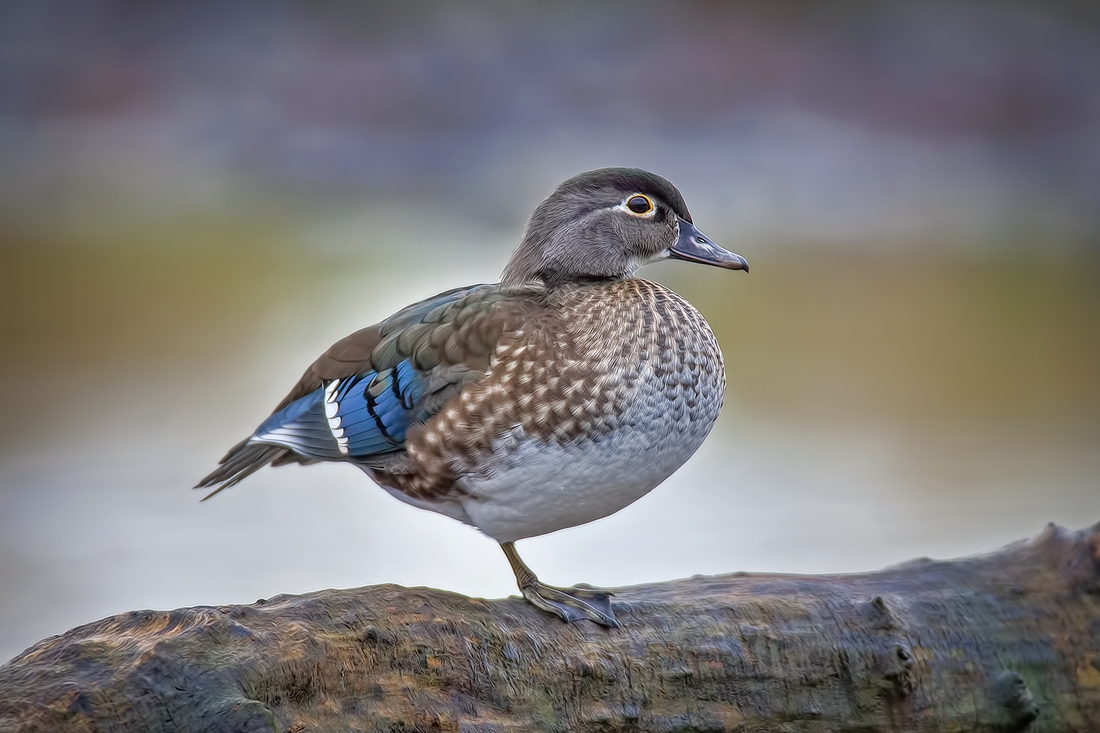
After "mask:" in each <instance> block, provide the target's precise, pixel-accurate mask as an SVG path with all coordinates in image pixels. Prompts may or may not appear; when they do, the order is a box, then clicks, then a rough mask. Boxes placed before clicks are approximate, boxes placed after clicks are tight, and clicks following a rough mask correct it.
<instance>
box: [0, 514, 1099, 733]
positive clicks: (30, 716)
mask: <svg viewBox="0 0 1100 733" xmlns="http://www.w3.org/2000/svg"><path fill="white" fill-rule="evenodd" d="M616 593H617V595H616V599H615V600H616V602H615V611H616V613H617V614H618V616H619V619H620V621H621V622H622V628H620V629H605V628H602V627H598V626H596V625H594V624H591V623H587V622H584V623H577V624H564V623H562V622H560V621H559V620H557V619H556V618H552V617H549V616H547V615H546V614H543V613H541V612H540V611H537V610H536V609H534V608H532V607H531V606H529V605H528V604H527V603H526V602H524V601H522V600H520V599H518V598H510V599H505V600H498V601H486V600H481V599H475V598H466V597H464V596H460V595H456V594H454V593H446V592H442V591H438V590H432V589H425V588H401V587H397V586H391V585H385V586H374V587H369V588H359V589H353V590H326V591H321V592H317V593H310V594H307V595H302V596H279V597H277V598H272V599H270V600H267V601H257V602H256V603H255V604H252V605H248V606H224V607H196V608H188V609H180V610H176V611H169V612H159V611H134V612H132V613H128V614H123V615H120V616H115V617H112V618H107V619H104V620H102V621H98V622H96V623H93V624H88V625H86V626H81V627H79V628H76V629H73V630H71V631H69V632H67V633H65V634H62V635H61V636H56V637H52V638H49V639H46V640H44V641H42V642H39V643H38V644H36V645H35V646H33V647H31V648H30V649H28V650H27V651H26V652H24V653H23V654H22V655H20V656H19V657H17V658H15V659H14V660H12V661H11V662H9V663H8V664H6V665H4V666H3V667H0V730H3V731H9V730H14V731H82V732H83V731H227V732H228V731H293V732H296V733H304V732H305V731H318V732H320V731H363V732H366V731H468V732H471V733H472V732H473V731H532V730H539V731H542V730H545V731H601V732H608V731H725V730H736V731H790V732H794V731H813V732H817V731H863V732H864V733H872V732H875V731H990V732H993V731H997V732H1000V733H1007V732H1010V731H1052V732H1053V731H1058V732H1062V731H1066V732H1068V731H1100V524H1098V525H1096V526H1094V527H1092V528H1090V529H1085V530H1079V531H1067V530H1065V529H1061V528H1059V527H1055V526H1053V525H1051V526H1049V527H1048V528H1047V529H1046V530H1045V531H1044V532H1043V533H1042V534H1041V535H1040V536H1039V537H1037V538H1035V539H1033V540H1030V541H1025V542H1020V543H1017V544H1014V545H1010V546H1009V547H1006V548H1004V549H1002V550H1000V551H998V552H995V553H992V554H988V555H983V556H978V557H973V558H967V559H962V560H955V561H949V562H932V561H929V560H917V561H913V562H910V563H907V564H905V565H901V566H898V567H894V568H890V569H887V570H884V571H881V572H877V573H868V574H860V575H833V576H797V575H752V574H745V573H735V574H733V575H724V576H715V577H694V578H690V579H685V580H678V581H673V582H669V583H661V584H657V585H650V586H644V587H632V588H624V589H620V590H618V591H617V592H616Z"/></svg>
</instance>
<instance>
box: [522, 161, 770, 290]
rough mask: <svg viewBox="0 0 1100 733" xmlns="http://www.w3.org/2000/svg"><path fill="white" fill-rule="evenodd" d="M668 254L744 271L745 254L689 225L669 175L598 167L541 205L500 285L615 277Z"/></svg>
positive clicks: (630, 273)
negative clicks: (721, 245)
mask: <svg viewBox="0 0 1100 733" xmlns="http://www.w3.org/2000/svg"><path fill="white" fill-rule="evenodd" d="M668 257H678V258H680V259H688V260H691V261H695V262H701V263H704V264H714V265H719V266H722V267H728V268H730V269H748V266H747V264H746V263H745V261H744V258H742V257H740V256H739V255H734V254H732V253H730V252H726V251H725V250H722V249H721V248H718V247H716V246H714V245H713V244H711V243H710V242H709V240H707V239H706V237H704V236H703V235H702V234H701V233H700V232H699V231H698V230H697V229H695V227H694V226H693V225H692V221H691V214H689V213H688V210H687V204H686V203H685V202H684V197H683V196H681V195H680V192H679V191H678V190H677V189H676V187H675V186H673V185H672V184H671V183H670V182H669V181H668V180H666V179H664V178H662V177H661V176H658V175H656V174H654V173H650V172H648V171H644V170H641V169H638V168H601V169H599V170H593V171H588V172H586V173H581V174H580V175H577V176H574V177H573V178H570V179H569V180H567V181H565V182H564V183H562V184H561V185H559V186H558V187H557V188H556V189H554V192H553V193H551V194H550V196H549V197H548V198H547V199H546V200H545V201H543V202H542V203H541V204H539V206H538V207H537V208H536V209H535V211H534V213H533V214H531V218H530V220H529V221H528V222H527V229H526V231H525V232H524V236H523V240H522V241H521V242H520V245H519V247H518V248H516V251H515V252H514V253H513V254H512V257H511V259H510V260H509V261H508V265H507V267H505V269H504V274H503V276H502V278H501V283H502V284H503V285H504V287H506V288H522V287H525V286H528V285H531V284H535V283H541V284H543V285H545V286H546V287H555V286H558V285H562V284H565V283H570V282H582V281H585V280H594V279H595V280H621V279H625V278H629V277H633V275H634V273H635V272H636V271H637V270H638V268H639V267H641V266H643V265H646V264H649V263H650V262H655V261H657V260H662V259H666V258H668Z"/></svg>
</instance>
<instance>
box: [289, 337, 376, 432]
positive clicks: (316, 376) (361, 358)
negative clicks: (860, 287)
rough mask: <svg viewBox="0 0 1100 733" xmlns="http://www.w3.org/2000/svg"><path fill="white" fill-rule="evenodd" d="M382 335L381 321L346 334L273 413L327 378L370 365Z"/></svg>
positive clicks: (306, 374)
mask: <svg viewBox="0 0 1100 733" xmlns="http://www.w3.org/2000/svg"><path fill="white" fill-rule="evenodd" d="M381 338H382V329H381V324H376V325H374V326H367V327H366V328H361V329H359V330H358V331H356V332H355V333H353V334H351V335H350V336H345V337H344V338H342V339H340V340H339V341H337V342H336V343H334V344H333V345H332V346H330V347H329V349H328V351H326V352H325V353H323V354H321V356H319V357H318V358H317V361H315V362H313V364H311V365H310V367H309V368H308V369H306V372H305V374H303V375H302V378H301V379H299V380H298V383H297V384H296V385H294V389H292V390H290V394H288V395H287V396H286V397H284V398H283V401H282V402H280V403H279V405H278V407H276V408H275V409H274V410H272V412H278V411H279V410H281V409H283V408H284V407H286V406H287V405H289V404H290V403H291V402H293V401H294V400H298V399H301V398H302V397H305V396H306V395H307V394H309V393H310V392H312V391H313V390H315V389H317V388H319V387H322V386H324V382H325V381H331V380H333V379H341V378H343V377H350V376H351V375H353V374H359V373H360V372H365V371H367V370H369V369H370V368H371V360H370V357H371V352H372V351H374V347H375V346H377V345H378V342H379V340H380V339H381Z"/></svg>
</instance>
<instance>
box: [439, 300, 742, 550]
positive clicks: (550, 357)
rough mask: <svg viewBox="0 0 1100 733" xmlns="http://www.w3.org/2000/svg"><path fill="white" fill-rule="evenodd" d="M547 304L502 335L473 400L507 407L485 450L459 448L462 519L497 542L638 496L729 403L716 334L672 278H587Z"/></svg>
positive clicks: (694, 444)
mask: <svg viewBox="0 0 1100 733" xmlns="http://www.w3.org/2000/svg"><path fill="white" fill-rule="evenodd" d="M551 306H552V307H550V308H548V311H547V312H546V313H543V314H541V315H535V316H534V317H532V318H530V319H529V320H528V321H527V322H525V324H524V325H523V326H521V327H519V328H518V329H516V330H515V331H513V332H512V333H510V334H509V336H508V337H507V338H505V339H502V342H501V344H500V345H499V346H498V349H497V353H496V354H495V356H494V360H493V364H492V367H491V369H490V375H489V379H487V380H485V381H484V382H483V383H481V384H480V385H478V389H476V390H472V392H473V393H474V394H472V395H471V396H470V397H469V398H467V401H468V402H469V403H471V404H472V403H474V402H476V401H477V396H478V393H480V394H482V395H486V396H491V395H494V394H495V395H496V396H497V398H498V400H499V404H500V411H501V412H503V413H507V414H506V415H505V416H504V417H503V419H502V420H494V422H496V423H497V424H498V425H499V426H500V428H501V429H500V430H498V431H497V432H496V434H495V435H493V437H492V440H491V444H490V445H489V446H488V447H489V450H488V451H476V452H471V453H467V454H465V455H461V454H460V455H456V456H454V458H453V461H454V468H455V469H457V470H456V473H457V475H458V476H459V478H458V481H457V483H458V485H459V488H460V489H461V494H462V496H461V498H458V499H457V503H458V504H460V505H461V508H462V513H463V514H464V515H465V516H464V517H463V518H464V519H465V520H466V521H468V522H470V523H471V524H473V525H475V526H477V527H478V528H480V529H481V530H482V531H484V532H485V533H486V534H488V535H489V536H491V537H493V538H494V539H496V540H498V541H501V542H505V541H512V540H516V539H521V538H523V537H531V536H535V535H539V534H545V533H547V532H553V531H555V530H558V529H562V528H565V527H570V526H575V525H578V524H584V523H586V522H590V521H593V520H595V519H599V518H600V517H604V516H607V515H609V514H611V513H613V512H616V511H618V510H619V509H621V508H623V507H625V506H626V505H628V504H630V503H632V502H634V501H635V500H637V499H639V498H641V497H642V496H644V495H645V494H646V493H648V492H649V491H650V490H652V489H653V488H654V487H655V486H657V485H658V484H659V483H661V481H663V480H664V479H666V478H667V477H668V476H669V475H671V474H672V473H673V472H674V471H675V470H676V469H677V468H679V467H680V466H681V465H682V464H683V463H684V462H685V461H686V460H687V459H688V458H689V457H690V456H691V455H692V454H693V453H694V452H695V451H696V449H697V448H698V447H699V446H700V445H701V444H702V442H703V439H704V438H705V437H706V436H707V434H708V433H709V432H710V429H711V427H712V426H713V425H714V421H715V420H716V419H717V417H718V413H719V411H720V409H721V407H722V398H723V392H724V389H725V372H724V369H723V364H722V354H721V351H720V350H719V348H718V344H717V342H716V340H715V338H714V334H713V333H712V331H711V329H710V326H709V325H708V324H707V323H706V321H705V320H704V319H703V317H702V315H701V314H700V313H699V312H698V311H697V310H695V308H694V307H692V305H691V304H690V303H688V302H687V301H685V300H684V299H683V298H681V297H680V296H678V295H676V294H675V293H674V292H672V291H671V290H669V289H668V288H665V287H664V286H662V285H659V284H657V283H652V282H648V281H645V280H637V279H633V280H626V281H621V282H616V283H612V284H603V285H587V286H585V285H580V286H575V287H572V288H569V289H567V290H563V291H562V292H560V293H558V294H556V298H555V301H554V302H552V303H551ZM454 508H455V509H457V507H454ZM448 513H451V512H448ZM452 515H453V514H452Z"/></svg>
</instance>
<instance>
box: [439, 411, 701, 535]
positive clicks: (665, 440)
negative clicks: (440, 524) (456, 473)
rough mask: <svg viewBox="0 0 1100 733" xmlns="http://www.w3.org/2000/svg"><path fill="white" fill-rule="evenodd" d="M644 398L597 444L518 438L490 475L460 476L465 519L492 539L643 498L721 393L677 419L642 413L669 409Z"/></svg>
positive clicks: (585, 517)
mask: <svg viewBox="0 0 1100 733" xmlns="http://www.w3.org/2000/svg"><path fill="white" fill-rule="evenodd" d="M657 397H658V396H657V395H654V398H657ZM659 399H660V400H661V401H662V402H664V403H665V405H667V404H668V402H667V399H666V398H665V397H664V396H663V395H662V396H660V397H659ZM646 402H647V403H649V404H644V405H637V406H636V407H637V408H640V409H636V412H638V413H641V414H639V415H637V417H640V418H642V419H641V420H639V421H638V422H634V424H633V425H629V423H628V425H625V426H624V427H623V428H621V429H619V430H615V431H613V432H612V433H610V434H608V435H606V436H604V437H603V438H602V439H600V440H598V441H595V442H573V443H569V444H565V445H554V444H543V443H536V442H531V441H528V442H523V441H519V445H518V446H516V448H515V451H514V452H512V453H510V455H509V457H508V460H507V461H506V462H505V463H504V464H503V465H498V466H497V468H496V470H494V471H493V472H492V473H491V474H489V475H487V476H476V477H469V478H467V479H465V480H464V481H463V488H464V489H465V490H466V491H467V492H469V495H468V496H467V497H466V498H464V499H463V500H462V501H461V506H462V509H463V511H464V513H465V515H466V518H467V521H468V522H469V523H470V524H473V525H474V526H475V527H477V528H478V529H480V530H481V531H482V532H484V533H485V534H487V535H489V536H490V537H492V538H493V539H494V540H496V541H497V542H512V541H515V540H519V539H523V538H525V537H535V536H537V535H542V534H546V533H548V532H554V531H557V530H559V529H564V528H566V527H575V526H577V525H579V524H585V523H587V522H591V521H594V520H596V519H600V518H602V517H606V516H608V515H610V514H614V513H615V512H617V511H619V510H620V509H622V508H623V507H625V506H627V505H629V504H632V503H634V502H635V501H637V500H638V499H640V498H642V497H643V496H645V495H646V494H647V493H649V492H650V491H652V490H653V489H654V488H655V487H656V486H657V485H658V484H660V483H661V482H662V481H664V480H665V479H666V478H668V477H669V476H670V475H672V473H673V472H674V471H676V469H678V468H679V467H680V466H682V465H683V464H684V462H685V461H687V459H688V458H690V457H691V456H692V454H693V453H695V451H696V450H697V449H698V448H699V446H700V445H702V443H703V439H704V438H706V436H707V433H709V432H710V429H711V427H712V426H713V424H714V419H715V418H716V417H717V415H718V410H719V408H720V407H721V395H720V394H718V395H716V398H715V399H714V400H713V404H712V405H709V406H708V407H709V408H710V409H707V410H706V412H707V413H709V414H706V415H704V416H702V417H703V419H698V417H699V415H698V413H696V416H695V417H696V419H694V420H692V419H688V416H687V415H686V414H683V413H682V414H683V417H682V418H681V419H680V420H679V421H673V420H671V419H667V417H666V419H660V418H658V419H656V420H651V419H648V418H649V416H650V415H651V414H653V412H655V411H656V410H655V409H654V408H657V407H661V408H662V411H663V410H664V409H667V408H666V407H664V406H660V405H658V404H656V402H657V400H656V399H653V400H652V401H651V400H646ZM647 408H648V409H647ZM629 422H633V421H629ZM642 426H645V427H642ZM518 437H519V436H513V438H518Z"/></svg>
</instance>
